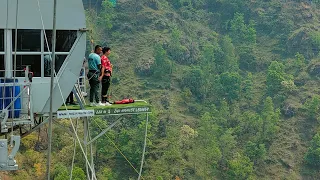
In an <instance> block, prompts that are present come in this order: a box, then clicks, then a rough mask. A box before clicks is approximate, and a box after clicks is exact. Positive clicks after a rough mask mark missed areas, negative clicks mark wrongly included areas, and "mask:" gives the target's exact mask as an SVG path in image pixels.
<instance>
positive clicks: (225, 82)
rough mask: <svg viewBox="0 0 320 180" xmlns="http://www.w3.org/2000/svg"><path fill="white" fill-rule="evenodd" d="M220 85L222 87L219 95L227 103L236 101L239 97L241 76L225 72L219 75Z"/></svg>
mask: <svg viewBox="0 0 320 180" xmlns="http://www.w3.org/2000/svg"><path fill="white" fill-rule="evenodd" d="M220 83H221V85H222V91H221V93H222V94H221V95H222V96H223V97H225V98H226V99H227V100H228V102H233V101H235V100H238V99H239V97H240V88H241V76H240V75H239V73H237V72H226V73H223V74H221V75H220Z"/></svg>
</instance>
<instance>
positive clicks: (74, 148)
mask: <svg viewBox="0 0 320 180" xmlns="http://www.w3.org/2000/svg"><path fill="white" fill-rule="evenodd" d="M77 130H78V119H77V121H76V131H77ZM76 148H77V141H76V140H75V139H74V147H73V156H72V163H71V171H70V180H72V172H73V165H74V159H75V156H76Z"/></svg>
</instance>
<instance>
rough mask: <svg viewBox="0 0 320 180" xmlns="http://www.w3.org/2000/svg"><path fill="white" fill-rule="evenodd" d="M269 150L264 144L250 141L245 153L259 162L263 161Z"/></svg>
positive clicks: (252, 159)
mask: <svg viewBox="0 0 320 180" xmlns="http://www.w3.org/2000/svg"><path fill="white" fill-rule="evenodd" d="M266 153H267V150H266V148H265V145H264V144H256V143H253V142H251V141H248V142H247V144H246V146H245V154H246V156H247V157H249V158H250V160H251V161H253V162H254V163H257V162H258V161H263V160H264V159H265V156H266Z"/></svg>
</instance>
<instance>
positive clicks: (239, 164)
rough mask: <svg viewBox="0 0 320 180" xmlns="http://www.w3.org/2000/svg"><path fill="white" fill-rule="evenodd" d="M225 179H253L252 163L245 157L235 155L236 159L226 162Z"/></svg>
mask: <svg viewBox="0 0 320 180" xmlns="http://www.w3.org/2000/svg"><path fill="white" fill-rule="evenodd" d="M228 167H229V169H228V171H227V178H228V179H230V180H248V179H253V163H252V162H251V161H250V159H249V158H248V157H247V156H244V155H241V154H239V153H236V157H235V158H234V159H232V160H229V161H228Z"/></svg>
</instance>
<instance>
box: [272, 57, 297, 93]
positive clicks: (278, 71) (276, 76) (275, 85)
mask: <svg viewBox="0 0 320 180" xmlns="http://www.w3.org/2000/svg"><path fill="white" fill-rule="evenodd" d="M290 80H293V77H292V76H289V75H287V74H286V73H285V72H284V65H283V64H282V63H281V62H277V61H272V62H271V64H270V66H269V68H268V74H267V93H268V95H270V96H271V95H275V94H277V93H278V92H280V91H281V90H283V85H282V84H288V83H284V82H288V81H290ZM289 84H290V83H289Z"/></svg>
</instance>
